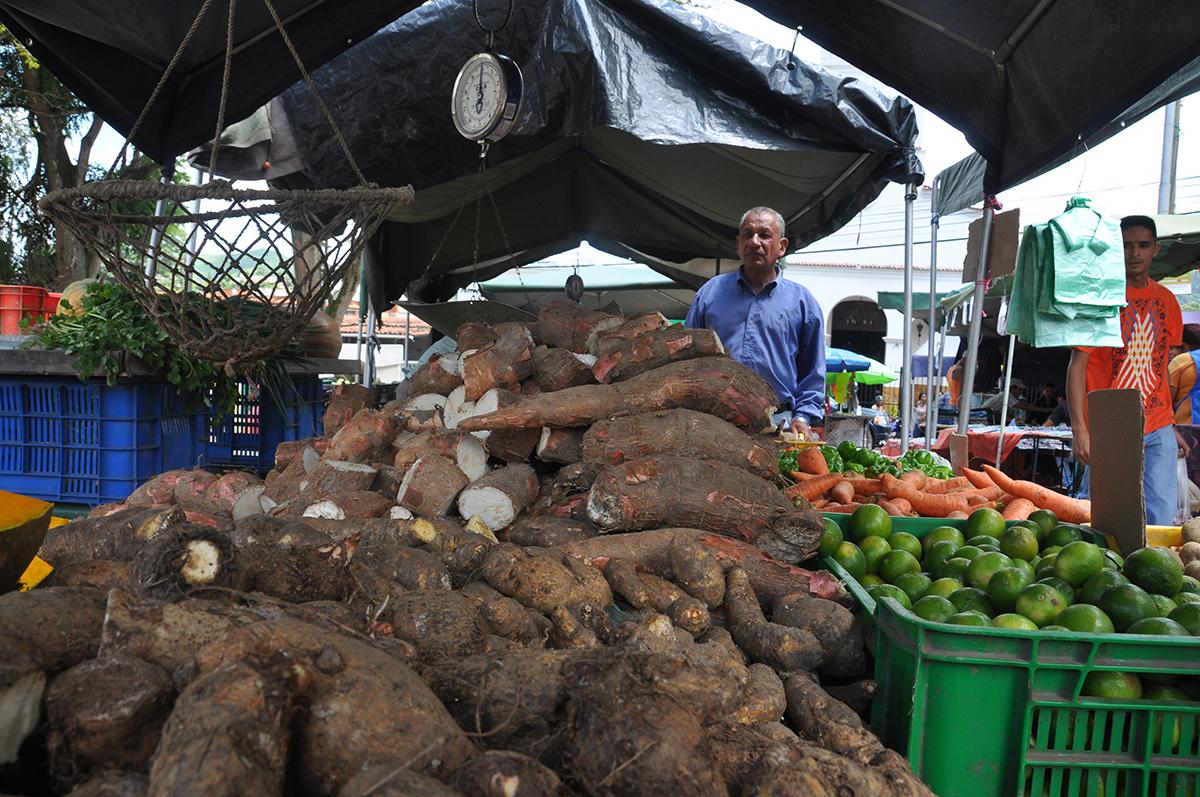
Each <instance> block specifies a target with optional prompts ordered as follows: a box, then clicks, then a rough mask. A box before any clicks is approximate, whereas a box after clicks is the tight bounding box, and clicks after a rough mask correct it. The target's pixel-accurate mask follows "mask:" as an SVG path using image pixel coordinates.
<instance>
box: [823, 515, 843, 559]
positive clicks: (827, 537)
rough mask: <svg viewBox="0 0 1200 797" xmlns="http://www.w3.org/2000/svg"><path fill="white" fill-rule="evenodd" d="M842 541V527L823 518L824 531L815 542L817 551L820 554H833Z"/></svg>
mask: <svg viewBox="0 0 1200 797" xmlns="http://www.w3.org/2000/svg"><path fill="white" fill-rule="evenodd" d="M843 542H844V539H843V538H842V527H841V526H839V525H838V524H837V523H836V522H834V521H832V520H830V519H829V518H825V533H824V534H822V535H821V542H820V543H818V544H817V553H818V554H820V555H821V556H833V554H834V552H835V551H836V550H837V549H838V546H840V545H841V544H842V543H843Z"/></svg>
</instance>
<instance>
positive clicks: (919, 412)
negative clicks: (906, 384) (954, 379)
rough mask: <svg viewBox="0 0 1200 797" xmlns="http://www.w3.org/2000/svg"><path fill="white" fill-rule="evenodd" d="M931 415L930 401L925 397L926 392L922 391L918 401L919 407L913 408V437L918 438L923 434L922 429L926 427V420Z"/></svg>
mask: <svg viewBox="0 0 1200 797" xmlns="http://www.w3.org/2000/svg"><path fill="white" fill-rule="evenodd" d="M928 415H929V400H928V397H927V396H926V395H925V391H924V390H922V391H921V395H920V397H919V398H918V399H917V406H915V407H913V432H912V433H913V437H918V436H919V435H920V434H921V427H922V426H924V425H925V419H926V417H928Z"/></svg>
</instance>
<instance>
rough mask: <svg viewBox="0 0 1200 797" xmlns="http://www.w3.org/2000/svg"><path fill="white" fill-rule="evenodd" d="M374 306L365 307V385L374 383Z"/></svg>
mask: <svg viewBox="0 0 1200 797" xmlns="http://www.w3.org/2000/svg"><path fill="white" fill-rule="evenodd" d="M375 346H376V341H375V308H373V307H368V309H367V352H366V353H367V356H366V361H365V362H364V363H363V384H364V385H366V386H367V387H373V386H374V385H375Z"/></svg>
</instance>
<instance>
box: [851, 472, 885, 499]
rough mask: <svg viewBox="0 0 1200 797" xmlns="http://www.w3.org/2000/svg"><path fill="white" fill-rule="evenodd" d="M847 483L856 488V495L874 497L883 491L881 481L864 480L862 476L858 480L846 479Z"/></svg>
mask: <svg viewBox="0 0 1200 797" xmlns="http://www.w3.org/2000/svg"><path fill="white" fill-rule="evenodd" d="M846 481H848V482H850V484H851V485H852V486H853V487H854V494H855V495H874V494H875V493H877V492H879V491H880V490H882V489H883V485H882V484H881V483H880V481H879V479H864V478H862V477H861V476H860V477H859V478H857V479H851V478H849V477H846Z"/></svg>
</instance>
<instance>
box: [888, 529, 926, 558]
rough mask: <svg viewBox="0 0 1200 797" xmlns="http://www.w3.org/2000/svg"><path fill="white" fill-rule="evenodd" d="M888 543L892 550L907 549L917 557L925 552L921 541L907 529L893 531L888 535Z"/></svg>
mask: <svg viewBox="0 0 1200 797" xmlns="http://www.w3.org/2000/svg"><path fill="white" fill-rule="evenodd" d="M888 544H889V545H891V546H892V550H893V551H908V552H909V553H910V554H912V555H913V556H914V557H916V558H917V559H920V558H921V556H922V555H923V554H924V553H925V549H924V548H923V547H922V546H921V541H920V540H919V539H917V538H916V536H914V535H912V534H909V533H908V532H907V531H893V532H892V536H890V537H888Z"/></svg>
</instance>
